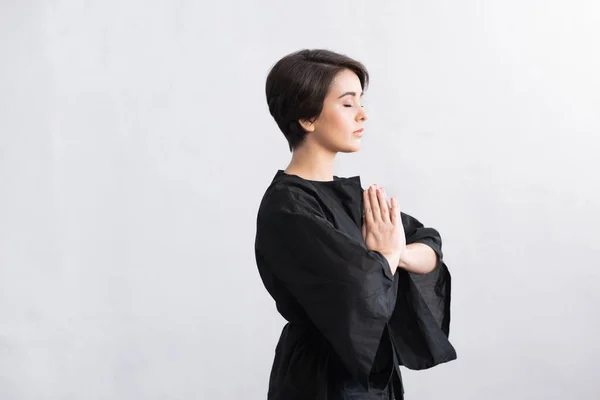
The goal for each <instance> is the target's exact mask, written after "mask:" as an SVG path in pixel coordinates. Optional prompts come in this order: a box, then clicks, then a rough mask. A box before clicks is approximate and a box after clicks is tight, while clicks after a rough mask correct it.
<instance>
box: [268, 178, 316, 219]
mask: <svg viewBox="0 0 600 400" xmlns="http://www.w3.org/2000/svg"><path fill="white" fill-rule="evenodd" d="M321 204H322V202H321V198H320V194H319V192H318V191H317V190H316V189H315V188H314V187H313V186H312V185H311V184H310V183H308V182H301V181H294V180H279V181H274V182H273V183H271V185H270V186H269V187H268V188H267V190H266V191H265V194H264V196H263V198H262V200H261V203H260V207H259V210H258V216H259V217H269V216H273V217H276V216H277V214H281V213H292V214H305V215H313V216H314V215H320V216H323V215H324V211H323V207H322V206H321Z"/></svg>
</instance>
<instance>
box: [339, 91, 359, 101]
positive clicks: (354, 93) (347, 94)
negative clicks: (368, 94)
mask: <svg viewBox="0 0 600 400" xmlns="http://www.w3.org/2000/svg"><path fill="white" fill-rule="evenodd" d="M364 93H365V92H360V97H362V95H363V94H364ZM344 96H356V92H346V93H344V94H343V95H341V96H340V97H338V99H341V98H342V97H344Z"/></svg>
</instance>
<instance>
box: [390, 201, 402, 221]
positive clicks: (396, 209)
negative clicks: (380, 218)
mask: <svg viewBox="0 0 600 400" xmlns="http://www.w3.org/2000/svg"><path fill="white" fill-rule="evenodd" d="M391 211H392V212H391V215H390V217H391V221H392V223H393V224H394V225H396V224H397V223H398V222H402V220H401V219H400V206H399V205H398V200H397V199H396V198H395V197H392V210H391Z"/></svg>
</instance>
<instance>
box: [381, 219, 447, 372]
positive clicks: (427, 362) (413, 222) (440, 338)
mask: <svg viewBox="0 0 600 400" xmlns="http://www.w3.org/2000/svg"><path fill="white" fill-rule="evenodd" d="M401 217H402V223H403V225H404V231H405V235H406V243H407V244H412V243H424V244H426V245H428V246H429V247H431V248H432V249H433V251H435V253H436V255H437V260H438V263H437V267H436V268H435V269H434V270H433V271H432V272H430V273H428V274H415V273H410V272H407V271H406V270H403V269H401V268H399V269H398V270H397V272H396V279H397V280H398V284H399V286H398V297H397V298H396V306H395V308H394V312H393V314H392V317H391V319H390V322H389V330H390V335H391V337H392V342H393V343H394V347H395V350H396V354H397V356H398V359H399V361H400V364H401V365H404V366H405V367H407V368H409V369H417V370H418V369H426V368H431V367H433V366H435V365H438V364H441V363H444V362H447V361H451V360H454V359H456V351H455V350H454V347H453V346H452V344H450V342H449V341H448V336H449V333H450V294H451V293H450V289H451V287H450V282H451V276H450V271H449V270H448V267H447V265H446V263H445V262H444V258H443V253H442V239H441V237H440V234H439V232H438V231H437V230H435V229H433V228H430V227H425V226H423V224H422V223H421V222H419V221H418V220H417V219H416V218H414V217H412V216H410V215H408V214H405V213H402V215H401Z"/></svg>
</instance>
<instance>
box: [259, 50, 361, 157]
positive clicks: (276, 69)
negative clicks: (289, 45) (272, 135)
mask: <svg viewBox="0 0 600 400" xmlns="http://www.w3.org/2000/svg"><path fill="white" fill-rule="evenodd" d="M345 69H349V70H351V71H352V72H354V73H355V74H356V75H357V76H358V79H359V80H360V84H361V86H362V87H363V90H364V89H366V87H367V85H368V84H369V73H368V72H367V69H366V68H365V67H364V65H363V64H361V63H360V62H358V61H356V60H353V59H352V58H350V57H347V56H345V55H343V54H338V53H335V52H333V51H330V50H322V49H317V50H308V49H305V50H299V51H296V52H294V53H291V54H288V55H287V56H285V57H283V58H282V59H281V60H279V61H278V62H277V63H276V64H275V65H274V66H273V68H272V69H271V71H270V72H269V75H268V76H267V83H266V95H267V104H268V105H269V112H270V113H271V115H272V116H273V118H274V119H275V122H277V125H278V126H279V129H281V131H282V132H283V135H284V136H285V138H286V139H287V141H288V144H289V147H290V151H292V150H293V149H294V148H296V147H297V146H298V145H299V144H301V143H302V141H303V140H304V137H305V136H306V131H305V130H304V129H303V128H302V126H301V125H300V123H299V122H298V121H299V120H301V119H307V120H314V119H316V118H318V117H319V115H320V114H321V111H322V110H323V102H324V101H325V97H326V96H327V93H328V91H329V87H330V86H331V83H332V81H333V79H334V78H335V76H336V75H337V74H338V73H339V72H341V71H343V70H345Z"/></svg>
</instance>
